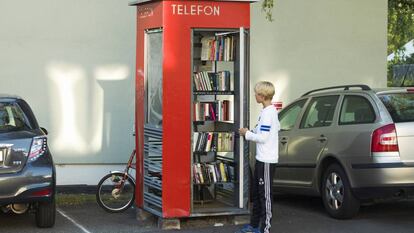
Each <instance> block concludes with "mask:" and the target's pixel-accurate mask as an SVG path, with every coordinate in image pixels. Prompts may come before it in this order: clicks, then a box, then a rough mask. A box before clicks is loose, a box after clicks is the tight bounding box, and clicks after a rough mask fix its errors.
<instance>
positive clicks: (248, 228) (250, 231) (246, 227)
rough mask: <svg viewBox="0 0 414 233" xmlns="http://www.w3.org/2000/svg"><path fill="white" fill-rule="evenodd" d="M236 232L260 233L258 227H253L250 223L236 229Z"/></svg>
mask: <svg viewBox="0 0 414 233" xmlns="http://www.w3.org/2000/svg"><path fill="white" fill-rule="evenodd" d="M236 233H261V232H260V230H259V228H254V227H252V226H251V225H244V226H243V228H242V229H240V230H238V231H236Z"/></svg>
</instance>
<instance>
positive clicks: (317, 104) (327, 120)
mask: <svg viewBox="0 0 414 233" xmlns="http://www.w3.org/2000/svg"><path fill="white" fill-rule="evenodd" d="M338 98H339V96H323V97H315V98H312V99H311V101H310V103H309V105H308V108H307V109H306V112H305V115H304V116H303V118H302V121H301V123H300V128H314V127H323V126H330V125H331V124H332V120H333V116H334V113H335V108H336V104H337V102H338Z"/></svg>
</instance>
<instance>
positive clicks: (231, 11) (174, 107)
mask: <svg viewBox="0 0 414 233" xmlns="http://www.w3.org/2000/svg"><path fill="white" fill-rule="evenodd" d="M178 5H179V6H178ZM192 5H195V6H192ZM204 7H207V8H208V9H210V7H219V9H220V11H219V15H214V16H213V15H206V14H203V13H204V12H201V11H197V10H198V9H204ZM137 9H138V10H137V14H138V15H137V63H136V67H137V68H136V127H137V128H136V132H137V141H136V143H137V177H136V178H137V179H136V180H137V190H136V202H137V205H138V206H139V207H142V204H143V193H142V188H139V187H142V186H143V124H144V73H145V72H144V69H145V68H144V33H145V30H146V29H151V28H163V66H162V67H163V110H162V111H163V148H162V151H163V171H162V177H163V178H162V179H163V180H162V189H163V190H162V203H163V207H162V208H163V210H162V212H163V217H166V218H172V217H188V216H190V215H191V212H190V211H191V203H190V202H191V145H190V143H191V122H190V121H191V114H190V112H191V82H192V81H191V77H192V74H191V73H192V68H191V59H192V58H191V46H192V45H191V32H192V29H194V28H197V29H239V28H240V27H244V28H249V27H250V3H249V2H234V1H155V2H154V1H151V2H147V3H143V4H140V5H138V6H137ZM192 9H197V10H192ZM200 12H201V13H200ZM174 13H175V14H174ZM207 13H211V12H210V11H209V12H207Z"/></svg>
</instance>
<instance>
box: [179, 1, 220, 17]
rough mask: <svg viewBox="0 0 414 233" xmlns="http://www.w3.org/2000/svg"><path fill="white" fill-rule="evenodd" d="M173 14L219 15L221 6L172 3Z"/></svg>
mask: <svg viewBox="0 0 414 233" xmlns="http://www.w3.org/2000/svg"><path fill="white" fill-rule="evenodd" d="M171 10H172V14H173V15H192V16H199V15H204V16H219V15H220V6H214V5H200V4H190V5H185V4H171Z"/></svg>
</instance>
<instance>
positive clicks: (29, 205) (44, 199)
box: [0, 95, 56, 227]
mask: <svg viewBox="0 0 414 233" xmlns="http://www.w3.org/2000/svg"><path fill="white" fill-rule="evenodd" d="M46 135H47V131H46V130H45V129H43V128H40V127H39V125H38V123H37V121H36V118H35V117H34V115H33V112H32V110H31V109H30V107H29V105H28V104H27V103H26V102H25V101H24V100H23V99H21V98H19V97H16V96H9V95H0V207H1V210H3V211H4V212H7V211H13V212H14V213H17V214H22V213H25V212H26V211H27V210H33V212H34V213H35V215H36V224H37V226H38V227H52V226H53V225H54V223H55V213H56V206H55V189H56V175H55V174H56V173H55V166H54V164H53V160H52V156H51V153H50V151H49V147H48V145H47V137H46Z"/></svg>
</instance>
